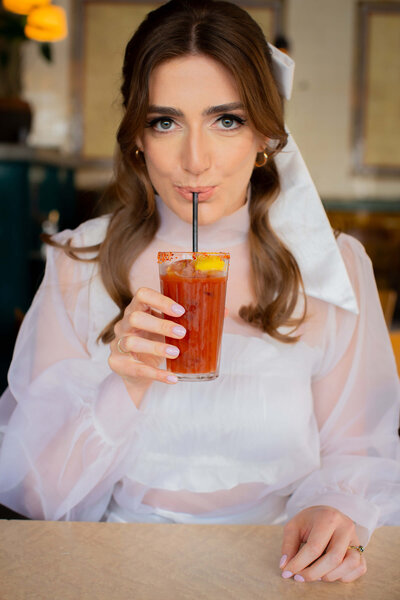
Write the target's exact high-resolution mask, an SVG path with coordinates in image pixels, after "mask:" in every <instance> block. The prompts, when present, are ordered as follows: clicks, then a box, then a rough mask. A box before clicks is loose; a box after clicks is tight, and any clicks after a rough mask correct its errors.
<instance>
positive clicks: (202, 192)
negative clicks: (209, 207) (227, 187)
mask: <svg viewBox="0 0 400 600" xmlns="http://www.w3.org/2000/svg"><path fill="white" fill-rule="evenodd" d="M175 189H176V190H177V191H178V193H179V194H180V195H181V196H182V197H183V198H185V200H192V198H193V194H194V193H197V194H198V198H199V202H202V201H205V200H208V199H209V198H211V196H212V195H213V193H214V191H215V189H216V186H215V185H212V186H211V185H210V186H196V187H190V186H185V187H184V186H179V185H177V186H175Z"/></svg>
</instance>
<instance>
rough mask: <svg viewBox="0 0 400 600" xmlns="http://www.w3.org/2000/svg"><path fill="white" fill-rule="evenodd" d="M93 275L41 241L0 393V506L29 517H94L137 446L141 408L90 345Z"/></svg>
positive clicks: (92, 269) (92, 266)
mask: <svg viewBox="0 0 400 600" xmlns="http://www.w3.org/2000/svg"><path fill="white" fill-rule="evenodd" d="M70 233H71V232H69V233H68V232H63V233H62V234H59V238H58V240H59V241H62V242H64V241H66V240H67V239H68V238H69V237H70V235H69V234H70ZM81 242H82V239H81V238H80V237H79V236H75V238H74V240H73V243H74V244H79V243H81ZM97 277H99V276H98V274H97V264H96V263H88V262H81V261H76V260H73V259H71V258H69V257H68V256H67V255H66V254H65V253H64V252H63V251H62V250H59V249H54V248H51V247H49V248H48V251H47V261H46V270H45V275H44V279H43V282H42V284H41V286H40V288H39V290H38V292H37V294H36V296H35V298H34V301H33V303H32V306H31V307H30V309H29V311H28V313H27V314H26V316H25V319H24V321H23V323H22V326H21V329H20V332H19V335H18V339H17V343H16V346H15V350H14V356H13V360H12V363H11V367H10V371H9V387H8V388H7V390H6V391H5V393H4V394H3V396H2V398H1V399H0V443H1V446H0V503H2V504H4V505H6V506H8V507H9V508H11V509H13V510H15V511H17V512H19V513H21V514H24V515H26V516H28V517H31V518H34V519H49V520H89V521H97V520H100V519H101V518H102V516H103V515H104V512H105V510H106V508H107V505H108V503H109V501H110V498H111V495H112V492H113V488H114V486H115V485H116V483H117V482H118V481H119V480H120V479H121V478H122V477H123V475H124V472H125V469H126V462H127V460H128V459H129V456H131V455H132V453H134V452H135V448H136V447H137V445H138V443H139V439H140V434H139V431H140V427H141V420H142V416H143V415H142V414H141V412H140V410H137V408H136V407H135V405H134V403H133V402H132V400H131V398H130V397H129V395H128V393H127V391H126V388H125V386H124V384H123V381H122V379H121V378H120V377H119V376H118V375H116V374H115V373H113V372H112V371H111V370H110V369H109V367H108V363H107V357H108V348H107V347H105V346H103V348H101V342H100V346H99V345H98V344H97V342H95V343H94V344H91V343H90V337H91V336H92V337H93V335H94V332H93V331H92V328H93V315H91V314H90V310H89V306H90V297H91V287H92V283H93V281H95V280H96V278H97ZM104 294H105V291H104ZM108 302H109V299H108ZM115 308H116V307H115ZM116 312H117V311H116ZM113 316H114V315H111V318H112V317H113ZM98 333H99V331H97V333H96V335H98ZM96 347H97V348H99V350H98V351H97V352H94V351H93V350H92V348H96Z"/></svg>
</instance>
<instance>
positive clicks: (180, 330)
mask: <svg viewBox="0 0 400 600" xmlns="http://www.w3.org/2000/svg"><path fill="white" fill-rule="evenodd" d="M172 331H173V332H174V334H175V335H180V336H184V335H185V334H186V329H185V328H184V327H182V326H181V325H175V327H174V328H173V330H172Z"/></svg>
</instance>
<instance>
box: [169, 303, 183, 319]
mask: <svg viewBox="0 0 400 600" xmlns="http://www.w3.org/2000/svg"><path fill="white" fill-rule="evenodd" d="M171 310H172V312H174V313H175V314H176V315H178V316H179V317H180V316H181V315H183V313H184V312H185V309H184V308H183V306H181V305H180V304H173V305H172V306H171Z"/></svg>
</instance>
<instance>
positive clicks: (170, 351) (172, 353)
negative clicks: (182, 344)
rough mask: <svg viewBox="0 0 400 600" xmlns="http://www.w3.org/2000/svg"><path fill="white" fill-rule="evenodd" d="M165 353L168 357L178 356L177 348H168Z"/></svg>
mask: <svg viewBox="0 0 400 600" xmlns="http://www.w3.org/2000/svg"><path fill="white" fill-rule="evenodd" d="M165 353H166V354H168V355H169V356H178V354H179V348H177V347H176V346H168V347H167V349H166V351H165Z"/></svg>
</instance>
